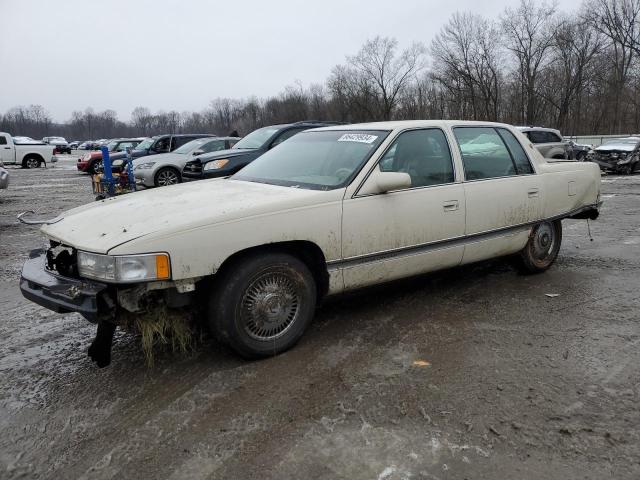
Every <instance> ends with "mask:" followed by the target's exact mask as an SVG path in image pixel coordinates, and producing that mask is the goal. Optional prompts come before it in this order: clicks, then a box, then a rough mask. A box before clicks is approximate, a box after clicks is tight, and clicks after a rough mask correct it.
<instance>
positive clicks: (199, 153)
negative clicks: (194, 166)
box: [191, 150, 204, 156]
mask: <svg viewBox="0 0 640 480" xmlns="http://www.w3.org/2000/svg"><path fill="white" fill-rule="evenodd" d="M203 153H204V150H194V152H193V153H192V154H191V155H193V156H195V155H202V154H203Z"/></svg>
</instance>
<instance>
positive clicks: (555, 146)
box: [516, 127, 571, 159]
mask: <svg viewBox="0 0 640 480" xmlns="http://www.w3.org/2000/svg"><path fill="white" fill-rule="evenodd" d="M516 128H518V130H520V131H521V132H522V133H524V135H525V136H526V137H527V138H528V139H529V140H531V143H533V146H534V147H536V150H538V151H539V152H540V153H541V154H542V156H543V157H544V158H555V159H569V158H571V147H570V145H569V142H565V141H564V140H563V138H562V135H561V134H560V131H559V130H555V129H553V128H544V127H516Z"/></svg>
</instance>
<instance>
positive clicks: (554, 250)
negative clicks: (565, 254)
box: [519, 220, 562, 273]
mask: <svg viewBox="0 0 640 480" xmlns="http://www.w3.org/2000/svg"><path fill="white" fill-rule="evenodd" d="M561 243H562V223H561V221H560V220H555V221H553V222H542V223H539V224H538V225H536V226H535V227H534V228H533V230H532V231H531V234H530V235H529V241H528V242H527V245H526V246H525V247H524V249H522V251H521V252H520V258H519V260H520V262H519V264H520V267H521V270H523V271H524V272H525V273H540V272H544V271H545V270H547V269H548V268H549V267H550V266H551V265H553V262H555V261H556V258H557V257H558V252H559V251H560V244H561Z"/></svg>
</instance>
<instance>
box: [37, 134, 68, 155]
mask: <svg viewBox="0 0 640 480" xmlns="http://www.w3.org/2000/svg"><path fill="white" fill-rule="evenodd" d="M42 141H43V142H44V143H46V144H48V145H53V146H54V147H55V148H56V149H55V152H54V153H71V147H70V146H69V144H68V143H67V141H66V140H65V138H64V137H44V138H43V139H42Z"/></svg>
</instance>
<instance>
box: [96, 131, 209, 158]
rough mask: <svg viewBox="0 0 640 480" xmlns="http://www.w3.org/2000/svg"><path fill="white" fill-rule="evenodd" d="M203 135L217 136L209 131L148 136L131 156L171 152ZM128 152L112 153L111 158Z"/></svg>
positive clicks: (124, 155)
mask: <svg viewBox="0 0 640 480" xmlns="http://www.w3.org/2000/svg"><path fill="white" fill-rule="evenodd" d="M202 137H215V135H211V134H209V133H194V134H190V133H189V134H180V135H156V136H155V137H151V138H147V139H146V140H143V141H142V142H140V143H139V144H138V145H136V146H135V148H134V149H133V150H131V158H139V157H145V156H147V155H155V154H157V153H169V152H173V151H174V150H175V149H176V148H178V147H181V146H182V145H184V144H185V143H188V142H190V141H191V140H195V139H196V138H202ZM126 156H127V154H126V153H125V152H123V153H115V154H113V155H110V156H109V157H110V158H111V160H118V159H120V158H125V157H126Z"/></svg>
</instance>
